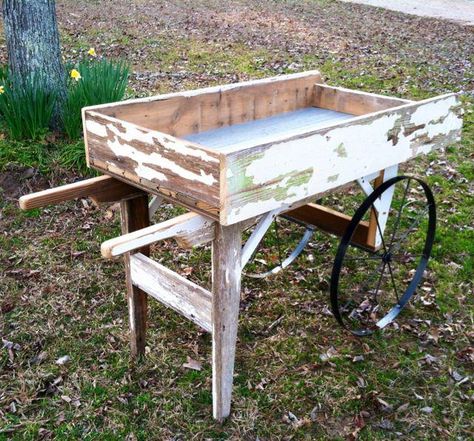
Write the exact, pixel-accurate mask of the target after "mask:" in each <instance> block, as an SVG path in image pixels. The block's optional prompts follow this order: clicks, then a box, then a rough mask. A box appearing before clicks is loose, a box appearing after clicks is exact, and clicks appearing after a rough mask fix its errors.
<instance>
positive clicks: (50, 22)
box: [3, 0, 66, 128]
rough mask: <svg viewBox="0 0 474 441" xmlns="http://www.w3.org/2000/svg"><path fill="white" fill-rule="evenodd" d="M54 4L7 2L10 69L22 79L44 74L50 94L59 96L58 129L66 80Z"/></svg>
mask: <svg viewBox="0 0 474 441" xmlns="http://www.w3.org/2000/svg"><path fill="white" fill-rule="evenodd" d="M55 3H56V2H55V1H54V0H35V1H24V0H3V20H4V26H5V35H6V40H7V50H8V65H9V67H10V70H11V72H12V73H13V74H15V75H19V76H20V77H21V78H27V77H28V76H29V75H31V74H33V73H35V72H40V73H42V74H43V75H44V79H45V82H46V87H47V89H48V90H51V91H55V92H56V93H57V94H58V102H57V105H56V108H55V112H54V116H53V126H54V127H55V128H57V127H58V124H59V115H60V108H61V102H62V101H63V99H64V97H65V95H66V78H65V75H64V67H63V64H62V62H61V49H60V46H59V32H58V24H57V22H56V4H55Z"/></svg>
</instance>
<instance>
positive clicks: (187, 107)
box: [90, 71, 322, 137]
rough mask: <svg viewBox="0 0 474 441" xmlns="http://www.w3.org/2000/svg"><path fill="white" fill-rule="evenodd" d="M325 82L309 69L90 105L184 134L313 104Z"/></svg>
mask: <svg viewBox="0 0 474 441" xmlns="http://www.w3.org/2000/svg"><path fill="white" fill-rule="evenodd" d="M321 82H322V80H321V75H320V74H319V72H317V71H309V72H304V73H298V74H291V75H280V76H278V77H273V78H266V79H263V80H254V81H249V82H242V83H236V84H229V85H226V86H219V87H211V88H206V89H198V90H193V91H188V92H180V93H174V94H169V95H161V96H157V97H152V98H147V99H141V100H133V101H128V102H124V103H120V104H116V105H107V106H97V107H92V108H90V109H96V110H98V111H100V112H101V113H104V114H107V115H109V116H113V117H115V118H118V119H121V120H126V121H129V122H132V123H135V124H138V125H140V126H143V127H148V128H150V129H153V130H158V131H160V132H164V133H167V134H170V135H173V136H178V137H179V136H185V135H187V134H190V133H198V132H202V131H206V130H212V129H215V128H218V127H224V126H229V125H232V124H238V123H242V122H247V121H252V120H255V119H259V118H265V117H268V116H272V115H276V114H278V113H282V112H289V111H292V110H297V109H300V108H303V107H308V106H311V105H313V103H314V97H315V96H314V91H315V89H314V85H315V83H321Z"/></svg>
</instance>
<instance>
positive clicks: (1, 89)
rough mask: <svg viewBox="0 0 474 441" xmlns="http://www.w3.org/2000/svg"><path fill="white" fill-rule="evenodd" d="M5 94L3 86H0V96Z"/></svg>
mask: <svg viewBox="0 0 474 441" xmlns="http://www.w3.org/2000/svg"><path fill="white" fill-rule="evenodd" d="M2 93H5V86H0V95H1V94H2Z"/></svg>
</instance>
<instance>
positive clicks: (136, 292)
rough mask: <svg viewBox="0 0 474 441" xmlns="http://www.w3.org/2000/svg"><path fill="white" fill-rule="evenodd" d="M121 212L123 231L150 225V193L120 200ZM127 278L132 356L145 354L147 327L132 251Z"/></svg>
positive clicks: (127, 258)
mask: <svg viewBox="0 0 474 441" xmlns="http://www.w3.org/2000/svg"><path fill="white" fill-rule="evenodd" d="M120 214H121V224H122V233H124V234H127V233H130V232H133V231H136V230H140V229H142V228H146V227H148V225H149V222H150V218H149V215H148V195H147V194H146V193H142V194H141V195H140V196H139V197H136V198H134V199H127V200H125V201H121V202H120ZM138 251H139V252H140V253H141V254H142V255H145V256H146V255H148V254H149V252H150V247H149V246H144V247H142V248H140V249H139V250H138ZM124 264H125V279H126V284H127V304H128V314H129V326H130V351H131V355H132V357H134V358H135V357H140V356H143V355H145V341H146V329H147V310H148V304H147V295H146V293H145V292H144V291H142V290H141V289H140V288H138V287H137V286H135V285H134V284H133V280H132V275H131V267H130V253H127V254H125V256H124Z"/></svg>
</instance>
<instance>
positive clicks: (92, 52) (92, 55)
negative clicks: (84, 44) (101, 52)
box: [87, 47, 97, 57]
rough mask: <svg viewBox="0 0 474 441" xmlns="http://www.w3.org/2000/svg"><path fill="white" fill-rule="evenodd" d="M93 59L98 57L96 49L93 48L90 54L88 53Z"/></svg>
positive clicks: (89, 51)
mask: <svg viewBox="0 0 474 441" xmlns="http://www.w3.org/2000/svg"><path fill="white" fill-rule="evenodd" d="M87 53H88V54H89V55H90V56H91V57H97V54H96V53H95V49H94V48H93V47H91V48H90V49H89V50H88V52H87Z"/></svg>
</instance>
